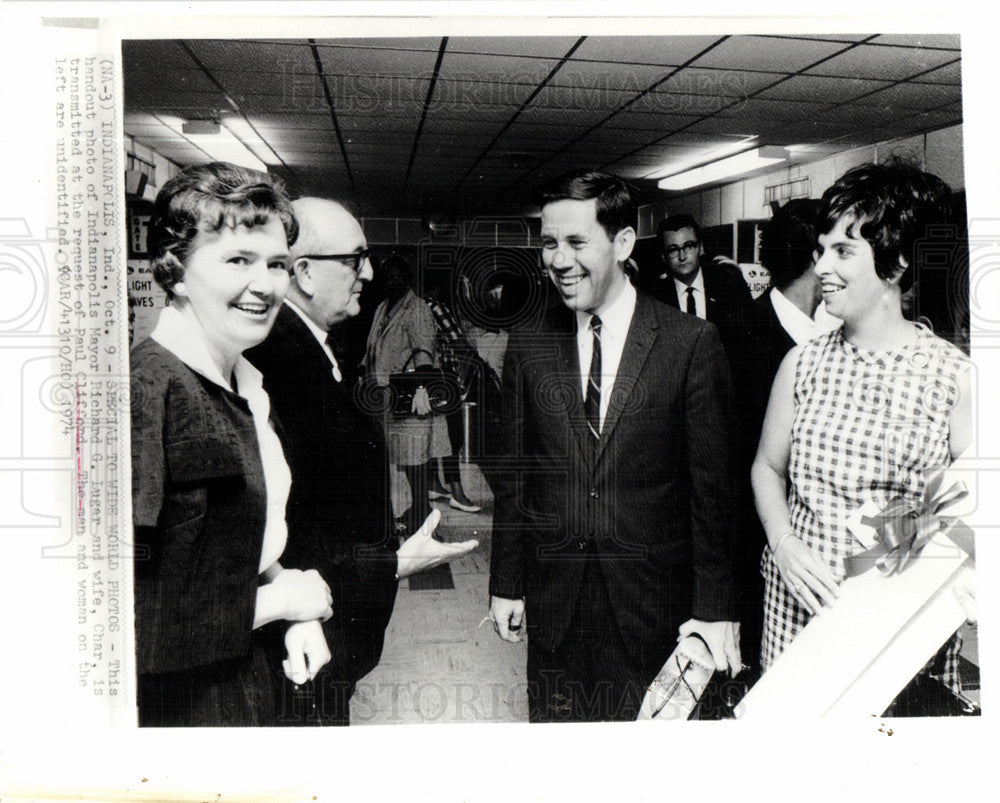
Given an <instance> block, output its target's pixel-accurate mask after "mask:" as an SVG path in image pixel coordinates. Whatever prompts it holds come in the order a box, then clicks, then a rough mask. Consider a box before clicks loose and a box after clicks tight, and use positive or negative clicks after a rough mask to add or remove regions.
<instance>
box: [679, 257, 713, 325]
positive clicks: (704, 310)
mask: <svg viewBox="0 0 1000 803" xmlns="http://www.w3.org/2000/svg"><path fill="white" fill-rule="evenodd" d="M674 285H675V286H676V287H677V308H678V309H679V310H680V311H681V312H687V300H688V294H687V291H688V287H691V288H693V289H694V311H695V315H697V316H698V317H699V318H701V319H702V320H703V321H704V320H708V319H707V318H706V316H707V315H708V307H707V306H706V304H705V276H704V274H703V273H702V272H701V268H698V273H697V274H696V275H695V277H694V281H693V282H691V284H689V285H688V284H684V282H682V281H681V280H680V279H674Z"/></svg>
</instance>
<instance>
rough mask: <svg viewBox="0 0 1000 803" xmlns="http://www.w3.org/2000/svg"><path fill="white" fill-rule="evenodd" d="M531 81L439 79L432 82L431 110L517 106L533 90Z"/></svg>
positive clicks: (444, 110)
mask: <svg viewBox="0 0 1000 803" xmlns="http://www.w3.org/2000/svg"><path fill="white" fill-rule="evenodd" d="M536 86H537V85H536V84H535V83H534V82H531V83H525V82H519V81H508V80H497V79H493V80H489V79H487V77H486V76H484V80H481V81H480V80H454V79H440V80H438V81H437V83H436V84H435V85H434V97H433V99H432V100H433V107H432V108H433V109H434V110H435V111H436V112H447V111H448V110H452V109H467V108H469V107H470V105H472V106H507V105H510V106H515V107H517V106H520V105H521V104H523V103H524V102H525V101H526V100H527V99H528V97H529V96H530V95H531V93H532V92H533V91H534V90H535V88H536Z"/></svg>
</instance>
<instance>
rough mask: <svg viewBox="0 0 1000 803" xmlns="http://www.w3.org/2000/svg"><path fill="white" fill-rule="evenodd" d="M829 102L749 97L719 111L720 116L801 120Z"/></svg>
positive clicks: (826, 105)
mask: <svg viewBox="0 0 1000 803" xmlns="http://www.w3.org/2000/svg"><path fill="white" fill-rule="evenodd" d="M828 106H829V104H827V103H810V102H808V101H801V100H768V99H763V98H750V99H749V100H741V101H739V102H738V103H737V104H736V105H735V106H732V107H730V108H728V109H725V110H723V111H721V112H720V113H719V115H720V116H722V117H742V118H744V119H746V120H762V121H769V120H787V121H794V120H801V119H802V118H804V117H811V116H815V115H817V114H819V113H821V111H822V110H823V109H825V108H827V107H828Z"/></svg>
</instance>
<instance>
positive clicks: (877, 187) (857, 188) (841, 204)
mask: <svg viewBox="0 0 1000 803" xmlns="http://www.w3.org/2000/svg"><path fill="white" fill-rule="evenodd" d="M950 197H951V190H950V189H949V187H948V185H947V184H945V183H944V182H943V181H942V180H941V179H939V178H938V177H937V176H935V175H932V174H931V173H925V172H924V171H923V170H920V169H919V168H917V167H914V166H913V165H911V164H909V163H907V162H905V161H903V160H902V159H897V158H892V159H889V160H888V161H886V162H883V163H882V164H874V163H872V164H863V165H859V166H858V167H855V168H853V169H852V170H849V171H847V172H846V173H845V174H844V175H843V176H841V177H840V178H839V179H838V180H837V182H836V183H835V184H834V185H833V186H832V187H830V188H829V189H828V190H827V191H826V192H824V193H823V198H822V200H821V202H820V209H819V216H818V221H817V231H818V232H819V233H821V234H825V233H827V232H829V231H831V230H832V229H833V227H834V226H836V225H837V221H838V220H840V219H841V218H842V217H844V216H847V217H849V218H850V219H851V223H850V225H849V226H848V228H847V232H848V234H850V235H851V236H854V237H858V236H860V237H861V238H862V239H864V240H866V241H867V242H868V244H869V245H871V247H872V251H873V252H874V254H875V273H876V274H878V276H879V277H880V278H882V279H891V278H893V277H895V276H897V275H899V272H900V267H901V266H900V257H902V258H903V259H904V260H905V261H906V264H907V265H908V266H909V268H910V269H909V270H906V271H904V272H903V274H902V276H901V277H900V282H899V285H900V290H902V291H903V292H906V291H907V290H908V289H909V288H910V286H911V285H912V284H913V279H914V273H915V272H917V271H918V270H919V262H920V250H921V247H923V246H925V245H926V243H927V239H928V238H929V237H931V236H933V235H934V234H935V232H934V231H932V227H934V226H941V224H947V223H950V222H951V220H950V213H949V207H948V201H949V198H950ZM855 227H857V229H856V231H857V233H855Z"/></svg>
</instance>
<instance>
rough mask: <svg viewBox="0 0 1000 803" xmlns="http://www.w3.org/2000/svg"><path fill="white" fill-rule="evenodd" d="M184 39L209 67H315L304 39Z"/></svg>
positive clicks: (274, 69) (300, 69) (246, 69)
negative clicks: (284, 42) (284, 41)
mask: <svg viewBox="0 0 1000 803" xmlns="http://www.w3.org/2000/svg"><path fill="white" fill-rule="evenodd" d="M185 42H186V44H187V46H188V47H190V48H191V50H192V51H193V52H194V54H195V55H196V56H197V57H198V59H199V60H200V61H201V62H202V63H203V64H204V65H205V66H206V67H208V69H209V70H211V69H213V68H223V69H230V70H240V71H244V72H254V71H256V70H261V69H264V70H269V71H272V72H283V71H292V72H309V71H310V70H313V69H315V61H314V59H313V55H312V50H311V49H310V47H309V45H308V44H307V43H306V42H305V41H303V42H301V43H298V44H289V45H277V44H270V43H266V42H259V41H254V40H252V39H187V40H185Z"/></svg>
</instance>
